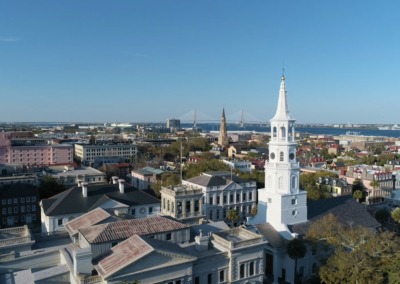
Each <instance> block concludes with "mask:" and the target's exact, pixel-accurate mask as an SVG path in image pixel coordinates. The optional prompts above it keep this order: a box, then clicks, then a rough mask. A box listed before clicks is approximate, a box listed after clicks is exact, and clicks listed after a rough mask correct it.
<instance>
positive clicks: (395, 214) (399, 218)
mask: <svg viewBox="0 0 400 284" xmlns="http://www.w3.org/2000/svg"><path fill="white" fill-rule="evenodd" d="M392 219H393V220H394V221H395V222H397V225H398V226H399V228H400V208H396V209H395V210H393V211H392Z"/></svg>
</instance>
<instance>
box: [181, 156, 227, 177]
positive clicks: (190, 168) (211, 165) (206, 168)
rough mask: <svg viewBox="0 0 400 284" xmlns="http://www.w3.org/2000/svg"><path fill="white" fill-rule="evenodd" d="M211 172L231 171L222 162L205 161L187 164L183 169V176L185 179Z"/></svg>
mask: <svg viewBox="0 0 400 284" xmlns="http://www.w3.org/2000/svg"><path fill="white" fill-rule="evenodd" d="M211 171H230V169H229V167H228V166H227V165H225V164H224V163H223V162H222V161H220V160H215V159H214V160H209V161H207V160H205V161H201V162H199V163H189V164H185V166H184V167H183V174H184V178H185V179H189V178H192V177H196V176H199V175H200V174H201V173H204V172H211Z"/></svg>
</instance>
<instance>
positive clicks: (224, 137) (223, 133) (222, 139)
mask: <svg viewBox="0 0 400 284" xmlns="http://www.w3.org/2000/svg"><path fill="white" fill-rule="evenodd" d="M218 145H220V146H222V147H226V146H228V145H229V137H228V132H227V130H226V118H225V109H223V110H222V118H221V127H220V131H219V136H218Z"/></svg>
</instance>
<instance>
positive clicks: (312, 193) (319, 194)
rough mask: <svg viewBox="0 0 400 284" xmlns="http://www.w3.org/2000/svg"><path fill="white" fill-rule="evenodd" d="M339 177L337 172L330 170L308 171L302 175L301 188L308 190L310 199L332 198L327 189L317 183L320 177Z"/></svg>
mask: <svg viewBox="0 0 400 284" xmlns="http://www.w3.org/2000/svg"><path fill="white" fill-rule="evenodd" d="M327 176H328V177H334V178H337V177H339V176H338V175H337V174H334V173H331V172H328V171H318V172H315V173H307V174H302V175H300V188H301V189H302V190H305V191H307V199H309V200H319V199H325V198H330V197H331V195H330V193H329V192H328V190H327V189H325V188H323V187H321V186H319V187H318V186H317V185H316V183H317V182H319V178H320V177H327Z"/></svg>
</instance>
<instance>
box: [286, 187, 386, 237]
mask: <svg viewBox="0 0 400 284" xmlns="http://www.w3.org/2000/svg"><path fill="white" fill-rule="evenodd" d="M329 213H332V214H333V215H335V216H336V217H337V218H338V221H339V222H340V223H342V224H345V225H348V224H352V225H355V226H357V225H360V226H362V227H364V228H374V227H379V226H380V223H379V222H378V221H376V219H375V218H374V217H372V216H371V215H370V214H369V213H368V212H367V210H366V209H365V207H364V206H363V205H362V204H360V203H358V202H357V201H356V200H355V199H354V198H353V196H351V195H346V196H339V197H333V198H327V199H320V200H315V201H309V202H308V203H307V217H308V221H306V222H303V223H299V224H295V225H289V226H288V227H289V229H290V230H291V231H292V232H293V233H297V234H299V235H304V234H305V233H306V232H307V231H308V229H309V228H310V226H311V225H312V224H313V223H314V222H315V221H317V220H319V219H321V218H322V217H324V216H325V215H328V214H329Z"/></svg>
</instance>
